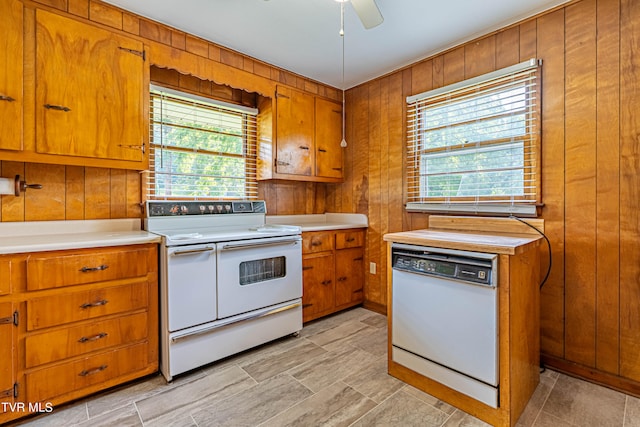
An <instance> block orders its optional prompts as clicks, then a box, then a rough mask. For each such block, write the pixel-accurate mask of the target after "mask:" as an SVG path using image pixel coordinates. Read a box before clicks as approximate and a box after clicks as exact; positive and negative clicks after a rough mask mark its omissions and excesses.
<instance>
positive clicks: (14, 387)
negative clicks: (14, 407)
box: [13, 381, 18, 399]
mask: <svg viewBox="0 0 640 427" xmlns="http://www.w3.org/2000/svg"><path fill="white" fill-rule="evenodd" d="M17 397H18V382H17V381H16V382H15V383H13V398H14V399H16V398H17Z"/></svg>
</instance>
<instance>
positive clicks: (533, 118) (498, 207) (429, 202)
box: [404, 59, 542, 216]
mask: <svg viewBox="0 0 640 427" xmlns="http://www.w3.org/2000/svg"><path fill="white" fill-rule="evenodd" d="M540 66H541V61H539V60H536V59H530V60H528V61H525V62H522V63H520V64H515V65H513V66H511V67H506V68H504V69H501V70H497V71H494V72H491V73H487V74H484V75H481V76H478V77H474V78H471V79H467V80H464V81H461V82H458V83H454V84H452V85H448V86H445V87H442V88H438V89H434V90H431V91H427V92H423V93H421V94H417V95H413V96H409V97H407V110H406V126H407V135H406V138H407V139H406V147H407V154H406V157H405V176H404V183H405V190H406V192H405V202H406V205H405V207H406V210H407V211H410V212H411V211H414V212H436V213H488V214H517V215H521V216H537V213H538V212H537V211H538V207H540V206H541V205H542V203H541V202H542V189H541V167H540V165H541V155H540V154H541V140H540V128H541V122H540V113H541V102H540V101H541V100H540V77H541V73H540ZM522 75H525V76H527V75H530V76H531V77H527V78H523V79H522V84H523V85H524V87H525V93H524V100H523V101H524V102H525V105H524V107H523V108H522V110H523V111H524V113H521V114H524V124H523V126H524V128H525V130H526V131H525V133H524V134H523V135H522V136H521V137H514V136H513V135H512V136H509V137H502V138H495V139H492V138H484V139H482V140H479V141H472V142H467V141H465V142H463V143H455V144H444V145H443V146H440V147H430V148H425V147H423V146H422V144H423V142H424V135H425V134H427V133H428V132H430V131H433V129H437V127H434V128H428V129H426V130H424V129H425V127H424V126H423V125H424V122H423V120H424V114H425V113H424V111H425V110H427V111H428V109H429V107H430V106H434V105H435V106H438V107H440V106H447V105H454V106H455V104H456V103H462V102H463V100H473V99H474V97H475V98H477V99H482V98H483V96H486V93H501V92H500V89H501V87H502V85H505V82H509V81H510V80H509V79H513V77H514V76H516V77H518V78H522V77H521V76H522ZM528 78H530V79H531V80H527V79H528ZM516 82H517V83H516V84H515V85H513V86H511V87H510V89H505V90H504V92H502V93H507V92H508V91H509V90H511V89H515V88H517V86H518V83H519V82H520V80H516ZM496 89H498V90H496ZM432 108H433V109H434V110H435V107H432ZM498 116H502V117H508V116H509V114H493V113H492V114H491V115H490V117H486V118H485V119H486V121H487V122H489V121H491V120H493V119H494V117H498ZM481 120H482V119H481ZM471 122H473V120H465V121H461V123H471ZM451 123H453V124H454V125H455V120H451V121H449V122H447V123H445V124H443V125H442V126H441V127H440V128H442V129H446V128H447V127H448V126H449V127H451ZM454 127H455V126H454ZM461 127H462V126H461ZM518 143H520V144H522V145H523V156H524V157H523V159H522V160H523V163H522V169H521V170H522V171H523V181H522V182H523V187H522V188H523V192H524V195H523V196H521V195H515V194H512V195H499V196H489V195H478V193H481V192H482V191H480V190H479V188H478V189H477V190H478V191H477V193H476V195H470V196H469V195H467V196H464V195H463V196H451V195H440V196H425V195H424V193H423V188H424V186H423V184H424V182H425V180H426V179H428V176H427V175H426V174H425V173H424V170H422V163H421V160H423V159H424V157H423V156H428V155H430V154H433V155H434V156H435V155H438V154H437V153H445V152H454V153H457V154H461V155H463V154H467V153H474V151H475V152H477V151H480V150H484V149H488V148H487V147H504V149H507V148H509V147H515V145H516V144H518ZM465 151H466V152H467V153H465ZM453 155H456V154H453ZM453 155H452V156H451V157H453ZM476 166H477V165H476ZM506 169H513V168H512V167H511V168H507V167H505V168H492V169H488V171H490V172H491V171H493V172H496V171H497V172H499V171H501V170H506ZM517 169H520V168H517ZM482 170H483V169H482V168H477V167H476V168H474V169H470V170H469V171H466V173H467V174H476V173H481V172H482ZM453 174H454V173H451V175H453ZM527 174H529V175H527ZM434 175H436V174H432V175H431V176H434ZM438 175H442V176H446V175H448V173H446V172H442V173H439V174H438ZM462 179H464V178H462ZM528 180H530V182H531V188H532V189H533V191H532V193H531V194H530V195H529V194H527V191H528V189H527V183H528Z"/></svg>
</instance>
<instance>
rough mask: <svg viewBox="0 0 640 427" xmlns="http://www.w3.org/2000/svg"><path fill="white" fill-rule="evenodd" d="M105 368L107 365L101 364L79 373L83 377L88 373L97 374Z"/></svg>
mask: <svg viewBox="0 0 640 427" xmlns="http://www.w3.org/2000/svg"><path fill="white" fill-rule="evenodd" d="M105 369H107V365H100V366H98V367H97V368H94V369H89V370H87V369H84V370H83V371H82V372H80V373H79V374H78V375H80V376H81V377H86V376H87V375H93V374H97V373H98V372H102V371H104V370H105Z"/></svg>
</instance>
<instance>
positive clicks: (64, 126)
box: [36, 10, 148, 162]
mask: <svg viewBox="0 0 640 427" xmlns="http://www.w3.org/2000/svg"><path fill="white" fill-rule="evenodd" d="M144 66H145V64H144V46H143V44H142V43H141V42H139V41H137V40H133V39H130V38H128V37H124V36H121V35H118V34H115V33H112V32H110V31H107V30H104V29H101V28H97V27H94V26H91V25H89V24H85V23H82V22H79V21H76V20H74V19H69V18H65V17H63V16H59V15H56V14H54V13H50V12H47V11H44V10H36V151H37V152H39V153H46V154H60V155H70V156H82V157H93V158H101V159H115V160H130V161H136V162H139V161H141V160H142V157H143V152H142V148H143V145H142V144H143V137H144V123H145V118H144V117H143V116H144V99H145V93H146V91H148V88H146V87H144V81H145V79H144V76H145V74H144Z"/></svg>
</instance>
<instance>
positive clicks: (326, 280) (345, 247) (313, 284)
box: [302, 229, 364, 322]
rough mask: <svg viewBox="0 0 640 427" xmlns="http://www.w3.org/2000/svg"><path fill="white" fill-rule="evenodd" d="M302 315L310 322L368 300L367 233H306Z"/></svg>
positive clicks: (303, 249)
mask: <svg viewBox="0 0 640 427" xmlns="http://www.w3.org/2000/svg"><path fill="white" fill-rule="evenodd" d="M302 276H303V277H302V283H303V290H302V313H303V321H304V322H308V321H310V320H313V319H317V318H319V317H322V316H326V315H328V314H331V313H335V312H336V311H339V310H343V309H345V308H348V307H352V306H354V305H358V304H361V303H362V301H363V300H364V292H363V289H364V230H360V229H352V230H335V231H311V232H304V233H302Z"/></svg>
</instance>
